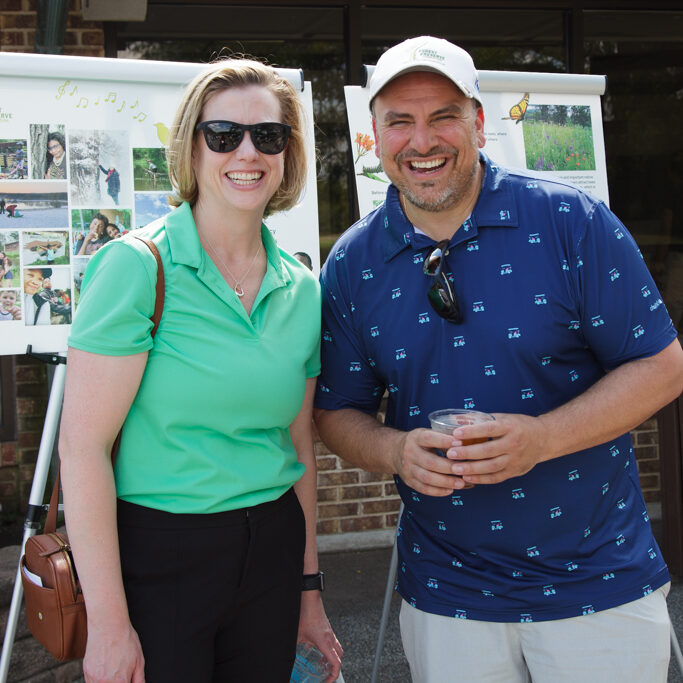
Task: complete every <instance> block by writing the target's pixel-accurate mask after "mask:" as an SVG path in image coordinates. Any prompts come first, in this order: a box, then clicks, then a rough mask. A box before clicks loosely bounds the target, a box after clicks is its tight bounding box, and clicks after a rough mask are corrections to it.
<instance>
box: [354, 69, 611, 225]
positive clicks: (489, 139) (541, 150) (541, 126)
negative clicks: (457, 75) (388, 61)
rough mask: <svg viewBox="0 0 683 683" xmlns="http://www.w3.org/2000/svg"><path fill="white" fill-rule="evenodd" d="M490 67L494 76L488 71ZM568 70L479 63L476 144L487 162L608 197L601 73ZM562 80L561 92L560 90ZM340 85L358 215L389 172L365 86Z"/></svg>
mask: <svg viewBox="0 0 683 683" xmlns="http://www.w3.org/2000/svg"><path fill="white" fill-rule="evenodd" d="M370 68H372V67H370ZM489 73H491V74H495V75H496V77H495V78H488V77H487V76H488V74H489ZM501 76H502V77H503V78H502V79H501V78H500V77H501ZM538 76H543V77H544V78H542V79H541V78H537V77H538ZM567 76H568V75H567V74H523V73H513V72H506V73H503V72H486V71H480V72H479V79H480V88H481V97H482V100H483V108H484V136H485V138H486V144H485V146H484V148H483V151H484V152H485V153H486V154H487V155H488V156H489V157H490V158H491V160H492V161H493V162H494V163H498V164H500V165H502V166H507V167H510V168H518V169H523V170H524V171H525V172H527V173H529V174H530V175H534V174H538V175H539V176H540V177H543V176H544V175H552V176H555V177H557V178H559V179H561V180H563V181H566V182H569V183H571V184H572V185H576V186H577V187H580V188H581V189H582V190H585V191H586V192H588V193H589V194H592V195H593V196H595V197H598V198H600V199H602V200H604V201H605V202H606V203H607V204H608V205H609V196H608V188H607V166H606V159H605V144H604V136H603V129H602V112H601V107H600V95H599V93H600V92H601V87H604V86H601V85H600V83H601V77H596V76H587V77H582V76H580V75H575V74H571V75H569V76H570V77H569V78H567ZM596 83H597V84H598V85H597V86H596ZM549 85H550V86H552V87H551V88H548V86H549ZM565 85H566V89H567V92H562V90H563V87H564V86H565ZM582 85H585V91H584V92H582V89H584V88H582ZM513 87H515V88H518V89H517V90H513V89H512V88H513ZM539 88H546V89H550V90H551V91H550V92H547V91H541V90H539ZM344 91H345V98H346V107H347V112H348V120H349V133H350V136H351V147H352V152H353V160H354V170H355V178H356V190H357V193H358V204H359V210H360V215H361V216H364V215H366V214H367V213H369V212H370V211H372V210H374V209H375V208H377V207H378V206H379V205H380V204H382V202H384V198H385V195H386V191H387V187H388V185H389V178H388V177H387V176H386V174H385V173H384V171H383V170H382V165H381V164H380V161H379V159H378V158H377V156H376V154H375V140H374V137H373V134H372V120H371V117H370V110H369V106H368V89H367V88H363V87H360V86H347V87H345V88H344ZM596 91H597V92H596Z"/></svg>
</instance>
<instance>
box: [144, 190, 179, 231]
mask: <svg viewBox="0 0 683 683" xmlns="http://www.w3.org/2000/svg"><path fill="white" fill-rule="evenodd" d="M172 208H173V207H171V206H170V205H169V203H168V194H167V193H166V192H136V193H135V227H136V228H144V227H145V225H147V224H148V223H151V222H152V221H155V220H156V219H157V218H161V217H162V216H165V215H166V214H167V213H169V212H170V211H171V209H172Z"/></svg>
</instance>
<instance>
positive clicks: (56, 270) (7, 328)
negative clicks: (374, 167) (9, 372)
mask: <svg viewBox="0 0 683 683" xmlns="http://www.w3.org/2000/svg"><path fill="white" fill-rule="evenodd" d="M204 66H205V65H203V64H189V63H176V62H155V61H142V60H131V59H104V58H92V57H62V56H54V55H34V54H14V53H0V259H3V256H4V261H0V355H7V354H23V353H25V352H26V348H27V345H29V344H30V345H32V347H33V351H36V352H47V353H58V352H64V351H66V348H67V340H68V336H69V330H70V327H71V320H72V319H73V315H74V312H75V310H76V309H77V305H78V296H79V290H80V284H81V278H82V273H83V271H84V270H85V267H86V265H87V263H88V261H89V259H90V257H91V254H92V253H94V249H95V248H96V247H97V246H98V244H91V242H93V240H89V241H87V243H86V244H85V246H84V241H85V240H84V238H85V236H86V235H88V234H89V233H90V225H91V223H92V222H93V221H94V220H97V221H99V219H96V216H97V214H101V215H102V216H104V217H105V218H106V219H107V222H108V223H109V226H107V228H106V230H107V232H108V233H111V235H109V234H108V235H107V237H110V239H113V238H115V235H116V229H118V231H119V232H120V233H125V232H127V231H130V230H135V229H137V228H140V227H142V226H144V225H146V224H147V223H149V222H150V221H152V220H154V219H156V218H158V217H160V216H162V215H164V214H165V213H167V212H168V211H170V210H171V207H170V206H169V205H168V202H167V196H168V194H169V193H170V191H171V185H170V182H169V179H168V167H167V165H166V159H165V155H164V151H163V149H164V145H165V144H166V143H167V141H168V135H169V132H168V131H169V128H170V126H171V123H172V119H173V115H174V113H175V109H176V106H177V103H178V101H179V99H180V96H181V94H182V92H183V90H184V87H185V85H186V84H187V83H188V82H189V81H190V80H191V79H192V78H193V77H194V76H195V75H196V74H197V73H198V72H199V71H200V70H201V69H202V68H204ZM278 71H279V73H280V74H281V75H282V76H283V77H285V78H287V79H288V80H289V81H290V82H291V83H292V84H293V85H294V87H295V89H296V90H297V92H298V93H299V95H300V97H301V100H302V103H303V105H304V109H305V111H306V117H307V119H308V121H307V125H306V131H307V135H308V154H309V159H308V161H309V164H308V179H307V186H306V190H305V193H304V196H303V197H302V200H301V202H300V203H299V204H298V205H297V206H295V207H294V208H292V209H290V210H289V211H287V212H281V213H277V214H273V215H272V216H269V217H268V218H267V219H266V225H267V226H268V228H269V229H270V230H271V232H272V233H273V235H274V237H275V239H276V241H277V242H278V244H279V246H281V247H282V248H283V249H285V250H287V251H289V252H292V253H294V252H296V251H303V252H306V253H307V254H309V255H310V257H311V260H312V262H313V270H314V271H315V272H318V270H319V267H320V256H319V247H318V203H317V193H316V178H315V158H314V149H315V145H314V141H313V104H312V93H311V86H310V83H304V80H303V75H302V72H301V71H300V70H298V69H278ZM54 133H57V134H58V135H57V136H54ZM60 135H61V142H60V139H59V136H60ZM60 146H61V147H62V153H60V149H59V148H60ZM51 151H52V152H54V155H52V154H51ZM60 154H61V156H60ZM50 160H52V164H50V163H49V162H50ZM112 169H113V170H112ZM96 225H98V223H96ZM105 239H106V237H104V236H103V237H102V238H101V239H98V241H102V242H103V241H105ZM79 252H83V253H79ZM89 252H90V253H89ZM46 276H47V277H46ZM46 282H47V284H48V286H47V287H45V286H44V283H46ZM35 297H42V298H43V299H49V301H48V302H47V303H44V304H41V305H37V303H36V298H35ZM17 309H18V311H17ZM36 309H37V310H36Z"/></svg>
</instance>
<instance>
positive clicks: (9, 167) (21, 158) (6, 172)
mask: <svg viewBox="0 0 683 683" xmlns="http://www.w3.org/2000/svg"><path fill="white" fill-rule="evenodd" d="M26 147H27V145H26V140H0V178H6V179H8V180H23V179H24V178H26V177H27V172H26Z"/></svg>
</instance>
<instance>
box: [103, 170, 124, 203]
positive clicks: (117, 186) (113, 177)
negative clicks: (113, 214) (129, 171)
mask: <svg viewBox="0 0 683 683" xmlns="http://www.w3.org/2000/svg"><path fill="white" fill-rule="evenodd" d="M100 171H102V173H104V182H105V183H106V184H107V194H108V195H109V196H110V197H111V198H112V199H113V200H114V204H116V205H117V206H118V204H119V192H120V191H121V178H120V177H119V172H118V171H117V170H116V169H115V168H114V167H113V166H110V167H109V168H105V167H104V166H102V164H100Z"/></svg>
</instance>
